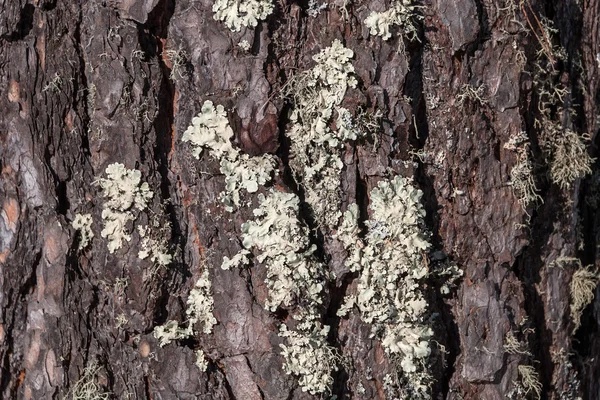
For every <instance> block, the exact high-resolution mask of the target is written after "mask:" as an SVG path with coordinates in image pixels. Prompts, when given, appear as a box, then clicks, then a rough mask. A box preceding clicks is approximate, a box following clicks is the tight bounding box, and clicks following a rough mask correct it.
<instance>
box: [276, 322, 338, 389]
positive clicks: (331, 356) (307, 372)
mask: <svg viewBox="0 0 600 400" xmlns="http://www.w3.org/2000/svg"><path fill="white" fill-rule="evenodd" d="M328 332H329V327H328V326H325V327H324V328H323V329H314V330H313V331H312V332H310V333H308V334H307V333H305V332H298V331H290V330H288V329H287V327H286V326H285V325H282V326H281V329H280V332H279V336H280V337H282V338H285V339H286V344H280V347H281V349H282V353H281V354H282V355H283V357H284V359H285V363H284V364H283V370H284V371H285V372H286V373H287V374H292V375H296V376H298V377H299V379H298V383H299V384H300V387H301V388H302V391H304V392H309V393H310V394H319V393H327V392H329V391H330V390H331V385H332V384H333V377H332V376H331V372H332V371H337V370H338V367H337V364H338V363H339V361H340V357H339V355H338V354H337V352H336V351H335V349H333V348H332V347H331V346H329V345H328V344H327V340H326V338H327V333H328Z"/></svg>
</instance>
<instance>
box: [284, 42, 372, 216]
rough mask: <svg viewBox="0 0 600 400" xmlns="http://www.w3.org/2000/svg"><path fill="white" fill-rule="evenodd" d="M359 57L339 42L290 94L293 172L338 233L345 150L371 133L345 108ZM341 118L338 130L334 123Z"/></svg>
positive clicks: (319, 56) (295, 80)
mask: <svg viewBox="0 0 600 400" xmlns="http://www.w3.org/2000/svg"><path fill="white" fill-rule="evenodd" d="M353 54H354V53H353V51H352V50H350V49H348V48H346V47H344V46H343V45H342V43H341V42H340V41H339V40H337V39H336V40H334V41H333V43H332V44H331V46H330V47H327V48H325V49H323V50H322V51H321V52H319V53H318V54H316V55H315V56H313V60H314V61H315V62H316V65H315V66H314V67H313V68H311V69H310V70H308V71H305V72H302V73H300V74H298V75H297V76H295V77H294V78H293V79H292V80H291V82H290V84H289V85H288V87H287V89H286V95H287V96H288V97H289V98H290V99H291V100H292V102H293V105H294V109H293V111H292V113H291V116H290V121H291V123H292V124H291V126H290V128H289V129H288V130H287V132H286V136H287V137H288V138H289V140H290V144H291V145H290V153H291V155H292V157H291V159H290V166H291V168H292V170H293V172H294V177H295V179H296V180H297V181H298V182H299V183H300V184H301V185H302V188H303V189H304V192H305V198H306V202H307V203H308V205H309V206H310V207H311V210H312V212H313V213H314V217H315V220H316V221H317V223H318V224H319V225H322V226H328V227H335V226H337V224H338V222H339V218H340V217H341V212H340V208H341V189H340V173H341V171H342V169H343V166H344V164H343V162H342V159H341V156H340V154H341V149H340V148H341V146H342V144H343V143H344V142H347V141H350V140H356V139H357V138H358V137H360V136H364V135H365V134H366V132H365V131H364V130H363V129H359V128H360V125H359V124H358V123H356V122H355V121H354V119H353V118H352V115H351V113H350V112H349V111H348V110H347V109H346V108H344V107H341V103H342V100H343V99H344V95H345V94H346V91H347V90H348V88H354V87H356V84H357V81H356V78H355V77H354V67H353V66H352V63H351V62H350V60H351V58H352V56H353ZM334 116H335V117H336V120H337V123H336V125H337V126H336V128H335V129H333V128H332V126H331V123H332V121H333V119H334Z"/></svg>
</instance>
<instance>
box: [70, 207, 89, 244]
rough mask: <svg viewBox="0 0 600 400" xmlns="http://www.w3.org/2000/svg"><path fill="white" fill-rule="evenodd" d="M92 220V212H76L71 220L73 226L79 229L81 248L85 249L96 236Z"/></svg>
mask: <svg viewBox="0 0 600 400" xmlns="http://www.w3.org/2000/svg"><path fill="white" fill-rule="evenodd" d="M92 222H93V220H92V214H75V218H74V219H73V222H71V226H73V228H74V229H76V230H77V231H79V235H80V237H79V246H78V249H79V250H81V249H85V248H86V247H87V246H88V245H89V244H90V242H91V241H92V238H93V237H94V231H92Z"/></svg>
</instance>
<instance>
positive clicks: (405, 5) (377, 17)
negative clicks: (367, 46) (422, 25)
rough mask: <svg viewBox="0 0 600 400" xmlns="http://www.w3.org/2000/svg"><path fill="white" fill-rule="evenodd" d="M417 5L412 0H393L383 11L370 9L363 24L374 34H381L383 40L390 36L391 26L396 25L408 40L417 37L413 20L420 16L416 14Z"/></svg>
mask: <svg viewBox="0 0 600 400" xmlns="http://www.w3.org/2000/svg"><path fill="white" fill-rule="evenodd" d="M418 7H419V6H416V5H414V2H413V0H394V1H393V4H392V7H391V8H389V9H388V10H385V11H383V12H376V11H372V12H371V14H369V16H368V17H367V19H365V25H366V26H367V27H368V28H369V32H370V34H371V35H374V36H381V38H382V39H383V40H388V39H389V38H391V37H392V31H391V30H392V28H393V27H398V29H399V30H400V31H401V33H402V36H404V37H406V38H407V39H409V40H414V39H416V38H417V25H416V24H415V22H414V21H415V20H416V19H418V18H422V17H420V16H419V15H418V14H417V9H418Z"/></svg>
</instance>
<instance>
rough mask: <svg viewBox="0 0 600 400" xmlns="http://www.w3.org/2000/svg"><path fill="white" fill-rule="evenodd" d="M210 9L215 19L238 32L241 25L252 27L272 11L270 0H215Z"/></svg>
mask: <svg viewBox="0 0 600 400" xmlns="http://www.w3.org/2000/svg"><path fill="white" fill-rule="evenodd" d="M212 10H213V12H214V18H215V20H217V21H223V22H224V23H225V25H227V27H228V28H229V29H230V30H232V31H234V32H239V31H240V29H242V27H247V26H249V27H252V28H254V27H255V26H256V25H258V21H259V20H263V19H266V18H267V17H268V16H269V15H270V14H271V13H272V12H273V3H272V1H271V0H215V2H214V3H213V7H212Z"/></svg>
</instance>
